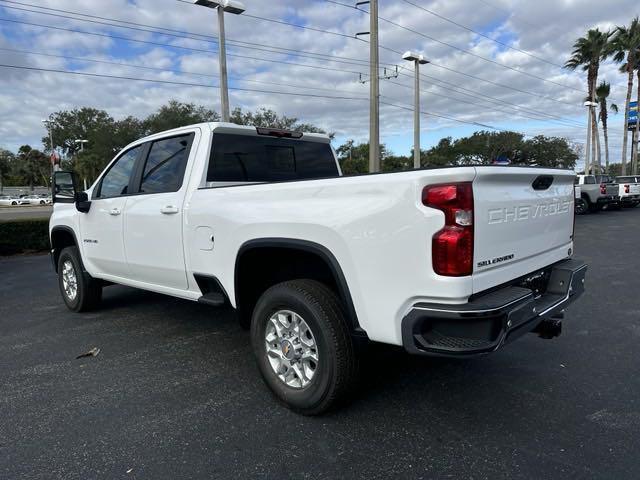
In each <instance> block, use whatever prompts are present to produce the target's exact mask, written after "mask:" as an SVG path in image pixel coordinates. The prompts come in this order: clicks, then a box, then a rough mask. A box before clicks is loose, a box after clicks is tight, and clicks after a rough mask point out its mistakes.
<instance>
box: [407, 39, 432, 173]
mask: <svg viewBox="0 0 640 480" xmlns="http://www.w3.org/2000/svg"><path fill="white" fill-rule="evenodd" d="M402 58H403V59H404V60H407V61H409V62H413V64H414V70H415V86H414V92H413V93H414V106H413V168H420V65H426V64H427V63H429V60H425V58H424V56H422V55H420V54H418V53H415V52H411V51H409V52H405V53H404V55H402Z"/></svg>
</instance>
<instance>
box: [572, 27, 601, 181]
mask: <svg viewBox="0 0 640 480" xmlns="http://www.w3.org/2000/svg"><path fill="white" fill-rule="evenodd" d="M611 35H612V32H609V31H607V32H602V31H600V30H599V29H598V28H592V29H590V30H589V31H588V32H587V34H586V35H585V36H584V37H580V38H578V39H577V40H576V41H575V42H574V44H573V51H572V52H571V58H569V60H567V62H566V63H565V64H564V66H565V68H568V69H569V70H575V69H576V68H578V67H582V70H583V71H586V72H587V91H588V98H589V101H591V102H594V101H595V89H596V82H597V81H598V70H599V69H600V61H601V60H604V59H605V58H607V56H608V55H609V54H610V52H611V50H610V49H609V37H611ZM589 112H590V113H591V112H592V110H591V107H589ZM590 118H591V125H589V126H588V127H587V128H588V129H590V130H589V133H590V135H591V137H593V138H594V139H596V138H597V132H598V125H597V122H596V118H595V115H590ZM591 150H592V152H591V170H592V171H593V170H594V164H595V158H596V142H595V141H594V142H592V146H591ZM587 154H588V152H587ZM585 168H589V165H585Z"/></svg>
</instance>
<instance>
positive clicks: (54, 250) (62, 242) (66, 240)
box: [50, 225, 80, 273]
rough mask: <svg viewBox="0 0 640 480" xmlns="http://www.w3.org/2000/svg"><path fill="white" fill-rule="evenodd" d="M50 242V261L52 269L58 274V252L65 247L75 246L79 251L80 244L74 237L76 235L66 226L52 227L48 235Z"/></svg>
mask: <svg viewBox="0 0 640 480" xmlns="http://www.w3.org/2000/svg"><path fill="white" fill-rule="evenodd" d="M50 241H51V260H52V262H53V268H54V270H55V271H56V273H58V259H59V258H60V252H62V250H63V249H64V248H66V247H72V246H74V245H75V246H76V247H78V250H79V249H80V244H79V243H78V239H77V237H76V233H75V232H74V231H73V229H72V228H71V227H68V226H66V225H59V226H56V227H53V229H52V230H51V235H50Z"/></svg>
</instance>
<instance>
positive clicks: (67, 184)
mask: <svg viewBox="0 0 640 480" xmlns="http://www.w3.org/2000/svg"><path fill="white" fill-rule="evenodd" d="M77 184H78V182H77V181H76V175H75V173H73V172H55V173H54V174H53V195H52V198H51V201H52V203H75V204H76V209H77V210H78V211H79V212H82V213H87V212H88V211H89V208H91V202H90V201H89V196H88V195H87V192H78V189H77V187H76V185H77Z"/></svg>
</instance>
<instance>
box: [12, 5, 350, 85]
mask: <svg viewBox="0 0 640 480" xmlns="http://www.w3.org/2000/svg"><path fill="white" fill-rule="evenodd" d="M0 22H8V23H18V24H22V25H30V26H36V27H42V28H49V29H53V30H61V31H65V32H71V33H80V34H85V35H93V36H97V37H103V38H111V39H116V40H125V41H128V42H136V43H144V44H148V45H156V46H161V47H170V48H175V49H179V50H188V51H194V52H203V53H208V54H210V53H216V52H217V51H216V50H209V49H204V48H195V47H185V46H183V45H173V44H171V43H161V42H154V41H151V40H139V39H137V38H130V37H121V36H118V35H111V34H106V33H97V32H87V31H85V30H75V29H72V28H64V27H55V26H53V25H45V24H41V23H34V22H24V21H21V20H13V19H7V18H2V17H0ZM271 53H278V52H271ZM227 56H229V57H236V58H245V59H249V60H257V61H260V62H268V63H280V64H284V65H294V66H299V67H307V68H314V69H318V70H329V71H335V72H344V73H352V74H354V75H359V74H360V73H361V72H359V71H355V70H343V69H338V68H332V67H327V66H319V65H309V64H305V63H296V62H287V61H284V60H273V59H268V58H259V57H251V56H247V55H238V54H235V53H227Z"/></svg>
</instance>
